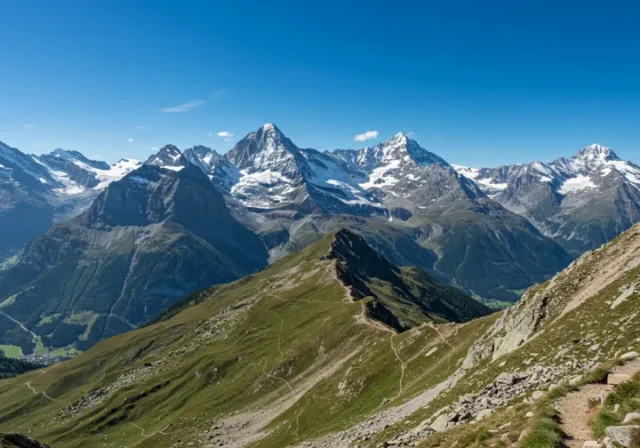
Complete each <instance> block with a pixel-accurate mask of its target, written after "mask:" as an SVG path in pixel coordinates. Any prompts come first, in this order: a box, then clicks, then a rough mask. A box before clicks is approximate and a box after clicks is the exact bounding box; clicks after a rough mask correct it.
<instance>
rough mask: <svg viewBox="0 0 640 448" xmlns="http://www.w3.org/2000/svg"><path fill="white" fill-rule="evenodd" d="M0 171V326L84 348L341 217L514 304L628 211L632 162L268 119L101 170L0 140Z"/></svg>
mask: <svg viewBox="0 0 640 448" xmlns="http://www.w3.org/2000/svg"><path fill="white" fill-rule="evenodd" d="M0 165H1V167H0V170H1V171H0V222H2V223H3V224H4V226H6V229H7V232H5V233H3V235H2V236H1V237H0V238H1V239H2V240H1V241H0V248H1V249H2V254H3V256H4V258H5V259H7V261H6V262H5V263H4V264H1V265H0V269H2V270H0V312H1V313H0V338H1V340H3V341H5V343H11V344H13V345H18V346H20V347H22V349H23V352H24V353H25V354H27V353H34V351H35V352H36V353H37V352H42V351H45V352H46V351H47V350H49V351H54V352H55V351H56V350H59V349H64V350H65V351H67V352H69V351H70V352H73V351H75V350H84V349H86V348H88V347H89V346H91V345H92V344H94V343H95V342H97V341H99V340H101V339H103V338H105V337H107V336H110V335H113V334H117V333H120V332H122V331H126V330H129V329H131V328H135V327H137V326H139V325H142V324H144V323H145V322H147V321H148V320H150V319H152V318H153V317H154V316H155V315H157V314H158V313H160V312H162V311H163V310H166V309H167V308H168V307H170V306H171V305H172V304H173V303H175V302H176V301H178V300H179V299H180V298H181V297H182V296H184V295H185V294H188V293H189V292H192V291H195V290H198V289H200V288H203V287H206V286H210V285H212V284H215V283H221V282H228V281H231V280H234V279H237V278H240V277H242V276H244V275H246V274H249V273H250V272H253V271H255V270H257V269H261V268H263V267H264V266H266V265H267V263H273V262H276V261H277V260H280V259H282V258H283V257H286V256H288V255H289V254H292V253H294V252H297V251H299V250H301V249H303V248H305V247H307V246H309V245H310V244H313V243H315V242H317V241H320V240H321V239H322V238H323V237H324V236H325V235H327V234H329V233H331V232H336V231H338V230H339V229H342V228H347V229H350V230H352V231H355V232H357V233H358V234H359V235H361V237H362V238H363V241H365V242H366V244H367V246H369V247H371V248H372V249H373V250H375V251H377V252H378V253H380V254H381V255H382V256H383V257H384V258H385V259H387V260H389V262H390V263H392V264H393V265H396V266H415V267H417V268H419V269H420V270H421V271H424V272H426V273H428V275H430V276H431V278H433V279H436V280H437V281H439V282H445V283H450V284H453V285H455V286H456V287H457V288H459V289H460V290H461V291H462V293H466V294H469V295H473V296H474V297H476V298H479V299H482V300H485V301H501V302H513V301H515V300H517V299H518V298H519V296H520V295H521V293H522V292H523V291H524V290H525V289H526V288H527V287H529V286H531V285H532V284H535V283H538V282H541V281H544V280H546V279H548V278H549V277H550V276H551V275H553V274H555V273H556V272H558V271H560V270H561V269H563V268H564V267H565V266H567V265H568V264H569V263H570V262H571V260H572V259H573V258H575V257H576V256H577V255H579V254H580V253H582V252H584V251H586V250H589V249H592V248H594V247H597V246H599V245H601V244H602V243H603V242H606V241H608V240H610V239H612V238H613V237H614V236H615V235H617V234H619V233H620V232H622V231H623V230H625V229H626V228H628V227H630V226H631V225H632V224H633V223H634V222H636V221H637V220H638V219H640V217H639V216H638V213H639V210H640V206H639V204H640V202H639V201H638V196H637V195H638V192H637V190H638V186H636V184H637V182H638V181H640V169H638V168H637V167H636V166H635V165H633V164H632V163H630V162H626V161H622V160H620V159H619V158H618V157H617V156H615V154H614V153H613V151H611V150H609V149H607V148H604V147H601V146H598V145H593V146H590V147H587V148H585V149H583V150H582V151H580V152H579V153H578V154H576V156H574V157H573V158H572V159H558V160H557V161H555V162H553V163H550V164H542V163H539V162H534V163H531V164H527V165H513V166H503V167H499V168H495V169H471V168H466V167H462V166H453V165H450V164H449V163H448V162H447V161H446V160H444V159H443V158H442V157H440V156H438V155H436V154H434V153H432V152H429V151H427V150H426V149H424V148H422V147H421V146H420V145H419V144H418V143H417V142H416V141H414V140H412V139H411V138H409V137H408V136H406V135H404V134H402V133H400V134H397V135H395V136H394V137H392V138H391V139H390V140H388V141H385V142H383V143H380V144H378V145H375V146H373V147H366V148H363V149H360V150H344V149H338V150H335V151H328V152H321V151H317V150H315V149H309V148H307V149H304V148H299V147H297V146H296V145H295V144H294V143H293V142H292V141H291V140H290V139H289V138H287V137H286V136H285V135H284V134H283V133H282V131H281V130H280V129H279V128H278V127H277V126H275V125H273V124H270V123H268V124H265V125H263V126H262V127H260V128H259V129H258V130H257V131H256V132H251V133H249V134H248V135H246V136H245V137H244V138H243V139H241V140H240V141H239V142H238V143H236V144H235V145H234V146H233V148H232V149H231V150H230V151H228V152H227V153H226V154H224V155H220V154H218V153H217V152H216V151H214V150H212V149H210V148H207V147H204V146H196V147H193V148H188V149H186V150H184V151H182V150H180V149H179V148H177V147H176V146H174V145H166V146H164V147H162V148H161V149H160V150H159V151H158V153H156V154H154V155H152V156H151V157H149V159H148V160H147V161H146V162H144V163H139V162H137V161H134V160H130V159H123V160H121V161H120V162H118V163H117V164H115V165H112V166H110V165H108V164H106V163H104V162H98V161H92V160H89V159H88V158H86V157H84V156H83V155H82V154H80V153H78V152H75V151H65V150H55V151H53V152H52V153H50V154H48V155H44V156H28V155H25V154H23V153H21V152H20V151H18V150H17V149H14V148H10V147H8V146H6V145H0ZM636 170H638V177H636V174H635V173H636ZM638 185H639V186H640V184H638ZM25 221H26V222H28V225H25V224H24V223H25ZM3 228H5V227H3ZM18 254H19V256H17V255H18ZM11 255H15V256H13V257H10V256H11ZM381 303H383V302H381ZM404 319H405V320H404V321H401V320H399V321H398V322H396V323H395V324H393V325H392V326H393V327H394V328H405V325H406V324H407V322H411V319H410V318H408V317H407V316H405V317H404ZM403 322H404V323H403ZM25 329H26V330H27V331H25Z"/></svg>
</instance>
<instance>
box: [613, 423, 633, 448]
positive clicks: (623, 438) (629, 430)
mask: <svg viewBox="0 0 640 448" xmlns="http://www.w3.org/2000/svg"><path fill="white" fill-rule="evenodd" d="M634 431H640V426H609V427H608V428H607V430H606V433H607V436H608V437H610V438H611V439H612V440H614V441H615V442H616V443H619V444H620V446H623V447H625V448H630V447H631V436H632V434H633V432H634Z"/></svg>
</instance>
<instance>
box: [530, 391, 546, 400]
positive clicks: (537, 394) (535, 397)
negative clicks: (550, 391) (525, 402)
mask: <svg viewBox="0 0 640 448" xmlns="http://www.w3.org/2000/svg"><path fill="white" fill-rule="evenodd" d="M544 395H545V393H544V392H543V391H541V390H536V391H534V392H533V393H532V394H531V399H532V400H533V401H538V400H540V399H541V398H542V397H544Z"/></svg>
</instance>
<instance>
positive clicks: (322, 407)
mask: <svg viewBox="0 0 640 448" xmlns="http://www.w3.org/2000/svg"><path fill="white" fill-rule="evenodd" d="M356 255H357V256H356ZM367 257H376V259H377V260H378V261H379V262H380V263H381V264H378V263H375V264H372V263H371V261H373V260H371V259H368V258H367ZM379 257H380V256H379V255H376V254H375V253H374V252H372V250H371V249H370V248H369V247H367V246H366V245H365V243H364V242H363V240H362V239H361V238H360V237H358V236H357V235H354V234H353V233H351V232H347V231H342V232H338V233H337V234H335V235H333V234H332V235H329V236H327V237H326V238H325V239H323V240H322V241H320V242H318V243H316V244H314V245H311V246H309V247H307V248H306V249H303V250H302V251H300V252H298V253H296V254H292V255H290V256H288V257H285V258H283V259H282V260H280V261H278V262H277V263H275V264H273V265H271V266H269V267H268V268H267V269H265V270H263V271H261V272H258V273H256V274H253V275H250V276H248V277H245V278H243V279H241V280H238V281H236V282H233V283H230V284H226V285H218V286H215V287H213V288H211V289H209V290H208V291H205V292H203V293H202V294H203V295H205V296H206V299H205V300H202V299H200V300H198V302H199V304H198V305H196V306H193V307H189V308H186V309H184V311H182V312H181V313H179V314H177V315H175V316H173V317H170V318H169V319H167V320H164V321H162V322H159V323H157V324H155V325H151V326H148V327H145V328H142V329H139V330H134V331H132V332H129V333H126V334H123V335H119V336H116V337H115V338H112V339H109V340H106V341H103V342H101V343H100V344H98V345H97V346H95V347H94V348H92V349H90V350H89V351H87V352H86V353H84V354H82V355H79V356H78V357H76V358H74V359H72V360H70V361H68V362H64V363H61V364H57V365H54V366H51V367H49V368H47V369H46V370H45V371H44V373H43V374H42V375H38V376H35V375H31V376H24V377H23V378H21V379H20V381H17V380H15V381H11V380H7V381H3V382H0V422H1V423H0V431H4V430H6V429H7V428H8V427H11V428H12V431H23V430H24V429H25V428H27V427H29V428H32V430H31V431H30V433H29V434H30V435H31V436H32V437H37V438H38V439H39V440H42V441H45V442H47V443H50V444H51V445H52V446H55V447H57V448H67V447H80V446H91V445H92V444H94V443H96V441H97V440H101V441H102V440H106V441H108V442H110V443H113V444H114V445H117V446H141V447H143V446H148V447H151V446H158V445H159V444H160V445H167V446H173V445H174V444H178V445H180V446H191V445H190V444H193V445H194V446H203V447H207V446H214V445H217V444H219V443H224V444H225V445H226V446H245V445H249V444H251V443H256V444H257V446H263V447H284V446H287V445H290V444H294V443H295V442H298V441H302V440H305V439H308V438H309V437H312V436H313V435H315V434H317V432H318V431H320V432H321V433H323V432H326V431H327V430H328V429H329V428H331V427H336V426H337V427H342V426H344V425H345V424H348V422H350V421H354V419H358V418H361V417H362V416H363V415H365V414H366V413H368V412H371V411H373V410H375V409H377V408H379V407H380V406H386V405H387V403H391V402H394V403H397V402H402V401H403V400H404V399H406V397H407V396H410V395H412V394H415V393H416V391H419V390H422V389H424V388H425V387H427V385H429V384H436V383H437V382H439V381H441V380H442V379H444V378H446V376H447V375H448V373H450V372H452V371H453V369H455V364H456V360H457V359H458V358H459V357H460V356H462V355H463V353H464V352H465V351H466V349H467V348H468V346H469V344H470V340H469V338H468V335H469V334H470V333H473V332H474V331H479V330H480V329H481V328H486V327H487V326H488V325H489V324H490V323H491V322H492V320H493V317H491V316H490V317H484V318H481V319H480V320H476V321H475V322H473V323H467V324H466V325H464V326H462V327H460V329H459V330H458V331H456V336H455V337H454V339H451V342H449V345H446V344H443V343H442V338H443V337H444V334H447V335H451V334H453V326H452V324H447V325H451V329H448V328H447V325H443V326H440V328H436V327H434V326H432V325H433V319H437V320H438V321H444V318H443V317H442V315H437V313H438V312H439V311H442V310H444V311H443V314H446V313H449V312H450V311H449V309H447V306H448V305H449V302H448V301H449V299H450V298H452V296H454V297H453V303H455V304H453V305H452V308H451V309H458V312H457V313H458V314H457V317H459V318H460V319H463V320H468V319H470V318H472V317H474V316H478V315H482V314H485V313H486V312H487V311H488V310H487V309H486V308H484V307H483V306H482V305H480V304H477V303H474V302H473V300H472V299H471V298H469V297H467V296H464V295H463V294H460V292H456V291H454V290H453V289H451V288H445V289H444V290H438V287H439V285H437V284H436V283H434V282H433V281H432V284H431V285H424V289H423V290H422V291H423V294H422V295H421V296H420V300H421V304H422V305H423V306H424V310H425V312H424V313H422V317H421V319H420V320H421V322H422V323H423V324H422V325H415V326H414V328H413V329H412V330H407V331H404V332H402V333H397V332H395V331H393V330H392V329H391V328H390V327H388V326H387V325H385V324H383V323H381V322H380V321H378V320H372V319H370V318H369V317H368V313H367V307H368V306H369V304H370V303H371V302H372V301H377V300H379V299H378V298H376V297H371V296H367V297H354V295H357V296H360V295H361V294H355V291H353V290H351V289H350V288H348V287H347V286H346V285H345V284H344V283H343V281H341V280H340V277H343V278H352V279H353V278H359V279H362V280H363V281H365V283H366V284H367V285H371V287H373V286H376V287H378V288H380V289H382V288H387V287H389V288H388V289H387V290H386V292H385V294H386V297H385V299H384V304H385V306H386V305H387V304H391V303H395V304H396V305H397V306H398V307H399V308H397V309H404V308H405V307H408V308H410V309H414V310H415V309H416V308H415V305H416V304H417V302H415V303H410V301H407V298H408V297H409V295H408V294H409V292H410V291H418V290H417V289H415V285H413V279H411V278H407V277H404V276H403V275H402V270H400V269H398V268H396V267H394V266H392V265H390V264H388V262H386V260H384V259H380V258H379ZM365 274H366V277H365ZM375 275H380V276H381V277H382V278H381V279H378V278H377V277H375ZM423 275H426V274H423ZM345 276H346V277H345ZM378 280H380V281H381V283H378ZM390 282H393V286H394V287H393V288H392V287H390V285H391V283H390ZM385 285H387V286H385ZM429 288H431V291H432V292H433V295H432V294H431V293H430V292H428V291H427V289H429ZM360 292H362V291H360ZM413 297H414V298H418V297H419V295H418V294H415V295H414V296H413ZM463 302H467V303H468V304H469V305H470V307H469V308H468V310H467V311H466V312H463V311H462V309H463V307H459V306H460V305H461V304H462V303H463ZM391 308H392V307H390V309H391ZM415 315H416V316H417V314H415ZM455 338H457V339H455ZM425 353H428V354H425ZM434 353H437V356H436V355H434ZM410 358H414V361H415V362H414V363H412V365H407V367H406V369H405V368H404V367H401V365H400V361H399V360H407V364H408V363H409V361H408V360H409V359H410ZM402 362H404V361H402ZM25 381H29V382H30V383H29V384H30V385H31V387H33V388H34V390H35V391H36V392H35V394H34V393H29V394H26V393H25V390H26V391H28V389H26V386H25V385H24V383H25ZM44 394H46V396H47V397H50V399H47V398H46V397H45V395H44ZM329 397H330V399H328V398H329ZM27 409H28V410H27ZM52 415H53V416H56V417H55V418H54V419H52V418H51V416H52ZM45 422H46V424H44V423H45ZM138 428H142V429H138ZM214 428H215V429H214Z"/></svg>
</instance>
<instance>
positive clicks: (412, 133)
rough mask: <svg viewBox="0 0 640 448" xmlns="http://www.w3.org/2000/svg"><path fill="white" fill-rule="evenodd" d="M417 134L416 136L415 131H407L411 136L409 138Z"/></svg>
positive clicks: (408, 135)
mask: <svg viewBox="0 0 640 448" xmlns="http://www.w3.org/2000/svg"><path fill="white" fill-rule="evenodd" d="M415 136H416V133H415V132H413V131H409V132H407V137H409V138H413V137H415Z"/></svg>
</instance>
